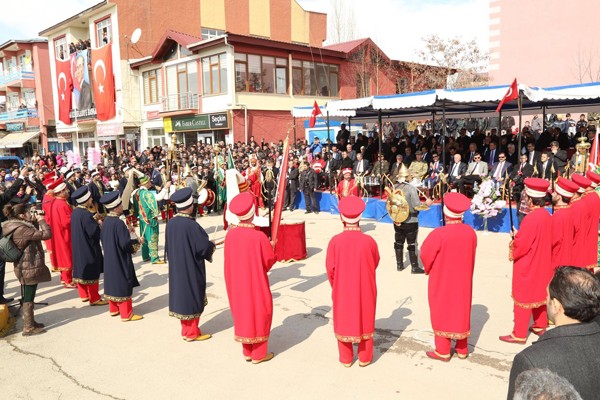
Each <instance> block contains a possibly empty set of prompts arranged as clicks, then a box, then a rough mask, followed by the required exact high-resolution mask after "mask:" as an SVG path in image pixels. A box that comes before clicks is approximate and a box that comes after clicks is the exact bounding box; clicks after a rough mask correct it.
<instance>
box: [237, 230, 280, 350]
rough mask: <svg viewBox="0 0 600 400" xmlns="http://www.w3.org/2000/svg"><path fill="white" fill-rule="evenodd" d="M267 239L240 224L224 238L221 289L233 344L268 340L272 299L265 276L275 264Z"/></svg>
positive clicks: (263, 235)
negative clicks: (222, 283)
mask: <svg viewBox="0 0 600 400" xmlns="http://www.w3.org/2000/svg"><path fill="white" fill-rule="evenodd" d="M275 261H276V260H275V253H274V252H273V247H272V246H271V243H270V242H269V239H268V238H267V235H265V234H264V233H262V232H260V231H257V230H255V229H254V225H252V224H240V225H238V226H237V227H235V228H233V229H230V230H229V231H227V235H226V236H225V286H226V287H227V297H228V298H229V307H230V308H231V315H232V316H233V326H234V332H235V340H236V341H238V342H241V343H246V344H250V343H260V342H266V341H267V340H268V339H269V333H270V331H271V320H272V318H273V297H272V296H271V288H270V286H269V278H268V276H267V272H269V270H270V269H271V267H272V266H273V264H275Z"/></svg>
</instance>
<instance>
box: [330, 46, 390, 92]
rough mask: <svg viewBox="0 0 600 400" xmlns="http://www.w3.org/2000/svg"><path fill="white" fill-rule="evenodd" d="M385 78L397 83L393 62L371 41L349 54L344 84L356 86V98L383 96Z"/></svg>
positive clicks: (343, 75)
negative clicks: (383, 79)
mask: <svg viewBox="0 0 600 400" xmlns="http://www.w3.org/2000/svg"><path fill="white" fill-rule="evenodd" d="M383 76H386V77H387V78H388V80H391V81H392V82H393V81H395V79H396V71H395V70H394V68H393V63H392V60H390V59H389V58H388V57H387V56H386V55H385V54H384V53H383V52H382V51H381V50H380V49H379V48H378V47H377V46H376V45H375V44H374V43H373V42H372V41H371V40H369V39H367V40H365V41H364V43H362V44H361V45H360V46H358V47H357V48H356V49H354V50H353V51H352V52H351V53H349V54H348V63H345V64H344V65H343V67H342V71H341V80H342V82H346V83H348V84H350V85H355V86H356V97H368V96H373V95H378V94H382V92H381V90H382V89H383V81H382V80H381V79H380V78H383ZM386 94H389V93H386Z"/></svg>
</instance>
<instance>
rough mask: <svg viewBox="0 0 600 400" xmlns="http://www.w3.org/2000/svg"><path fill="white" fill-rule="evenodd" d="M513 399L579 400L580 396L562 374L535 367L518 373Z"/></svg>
mask: <svg viewBox="0 0 600 400" xmlns="http://www.w3.org/2000/svg"><path fill="white" fill-rule="evenodd" d="M513 400H581V396H580V395H579V393H577V390H575V387H574V386H573V385H572V384H571V383H570V382H569V381H568V380H566V379H565V378H563V377H562V376H560V375H557V374H555V373H554V372H552V371H550V370H548V369H538V368H535V369H530V370H527V371H524V372H521V373H520V374H519V376H518V377H517V381H516V383H515V395H514V397H513Z"/></svg>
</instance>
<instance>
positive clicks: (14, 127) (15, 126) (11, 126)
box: [6, 122, 25, 132]
mask: <svg viewBox="0 0 600 400" xmlns="http://www.w3.org/2000/svg"><path fill="white" fill-rule="evenodd" d="M24 126H25V125H24V124H22V123H21V124H19V123H10V122H7V123H6V130H7V131H8V132H15V131H22V130H23V128H24Z"/></svg>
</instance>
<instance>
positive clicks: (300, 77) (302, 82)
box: [292, 60, 339, 97]
mask: <svg viewBox="0 0 600 400" xmlns="http://www.w3.org/2000/svg"><path fill="white" fill-rule="evenodd" d="M292 90H293V93H294V95H298V96H322V97H336V96H337V95H338V92H339V67H338V66H337V65H331V64H324V63H313V62H310V61H300V60H292Z"/></svg>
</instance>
